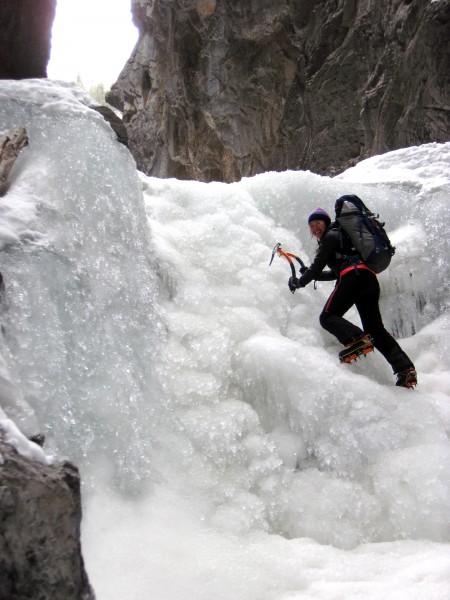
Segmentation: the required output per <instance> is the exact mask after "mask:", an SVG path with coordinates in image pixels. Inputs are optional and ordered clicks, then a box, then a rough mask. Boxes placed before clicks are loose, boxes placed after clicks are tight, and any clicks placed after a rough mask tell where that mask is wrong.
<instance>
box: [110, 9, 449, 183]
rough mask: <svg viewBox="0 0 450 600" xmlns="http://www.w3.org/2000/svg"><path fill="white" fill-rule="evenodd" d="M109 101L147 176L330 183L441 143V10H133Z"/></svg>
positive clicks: (445, 135) (445, 106)
mask: <svg viewBox="0 0 450 600" xmlns="http://www.w3.org/2000/svg"><path fill="white" fill-rule="evenodd" d="M132 8H133V18H134V22H135V24H136V25H137V27H138V28H139V31H140V38H139V41H138V44H137V46H136V48H135V49H134V51H133V54H132V56H131V57H130V59H129V60H128V62H127V64H126V65H125V67H124V69H123V71H122V73H121V75H120V77H119V79H118V81H117V82H116V83H115V84H114V86H113V87H112V89H111V91H110V93H109V94H108V95H107V101H108V102H109V103H110V104H111V105H112V106H114V107H115V108H118V109H120V110H121V111H122V112H123V114H124V123H125V125H126V127H127V131H128V139H129V147H130V150H131V152H132V153H133V155H134V157H135V159H136V162H137V165H138V168H139V169H140V170H142V171H143V172H144V173H146V174H148V175H154V176H158V177H177V178H179V179H197V180H202V181H211V180H221V181H228V182H229V181H235V180H238V179H240V178H241V177H242V176H251V175H255V174H257V173H261V172H264V171H269V170H286V169H310V170H313V171H315V172H318V173H323V174H334V173H337V172H339V171H342V170H344V169H345V168H347V167H349V166H351V165H353V164H355V163H356V162H358V161H359V160H361V159H363V158H366V157H368V156H372V155H374V154H378V153H381V152H385V151H388V150H393V149H396V148H400V147H406V146H410V145H415V144H421V143H426V142H432V141H437V142H443V141H447V140H448V139H449V137H450V126H449V108H450V106H449V101H448V98H449V73H450V64H449V63H450V58H449V57H450V52H449V40H450V28H449V21H450V19H449V17H450V3H449V2H448V1H447V0H441V1H438V2H430V0H414V1H411V0H380V2H373V1H372V0H359V1H356V0H339V1H338V2H336V1H335V0H280V1H279V2H273V0H252V2H241V1H238V0H224V1H221V2H218V1H216V0H158V1H155V0H132Z"/></svg>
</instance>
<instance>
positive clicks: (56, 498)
mask: <svg viewBox="0 0 450 600" xmlns="http://www.w3.org/2000/svg"><path fill="white" fill-rule="evenodd" d="M0 456H1V460H0V600H25V599H27V600H37V599H39V600H94V598H95V596H94V593H93V591H92V589H91V587H90V585H89V581H88V577H87V575H86V572H85V569H84V565H83V558H82V555H81V546H80V521H81V501H80V478H79V474H78V470H77V469H76V467H74V466H73V465H72V464H70V463H68V462H64V463H62V464H58V465H54V466H47V465H44V464H42V463H40V462H36V461H32V460H29V459H27V458H25V457H23V456H21V455H20V454H18V453H17V452H16V450H15V449H14V448H13V447H12V446H10V445H9V444H7V443H5V441H4V439H3V435H2V433H1V430H0Z"/></svg>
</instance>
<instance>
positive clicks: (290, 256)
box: [269, 244, 306, 294]
mask: <svg viewBox="0 0 450 600" xmlns="http://www.w3.org/2000/svg"><path fill="white" fill-rule="evenodd" d="M275 254H278V256H283V257H284V258H285V259H286V260H287V261H288V263H289V266H290V267H291V272H292V277H297V274H296V272H295V266H294V263H293V261H292V259H293V258H294V259H295V260H296V261H297V262H298V264H299V265H300V267H302V268H303V269H306V266H305V263H304V262H303V261H302V259H301V258H299V257H298V256H297V255H296V254H292V252H285V251H284V250H283V248H282V247H281V244H275V246H274V247H273V250H272V258H271V259H270V263H269V267H270V265H271V264H272V261H273V259H274V256H275ZM291 291H292V293H293V294H294V293H295V290H291Z"/></svg>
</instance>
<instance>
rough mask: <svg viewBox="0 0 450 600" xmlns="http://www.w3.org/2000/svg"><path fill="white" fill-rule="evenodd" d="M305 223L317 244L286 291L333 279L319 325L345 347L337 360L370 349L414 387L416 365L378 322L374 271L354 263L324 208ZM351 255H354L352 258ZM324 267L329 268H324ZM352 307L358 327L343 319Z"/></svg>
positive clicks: (347, 243)
mask: <svg viewBox="0 0 450 600" xmlns="http://www.w3.org/2000/svg"><path fill="white" fill-rule="evenodd" d="M308 225H309V229H310V232H311V235H313V236H314V237H316V238H317V241H318V244H319V247H318V250H317V253H316V257H315V259H314V261H313V263H312V264H311V266H310V267H309V268H306V267H302V268H301V269H300V272H301V277H300V278H296V277H291V278H290V279H289V289H290V290H291V291H294V290H295V289H298V288H302V287H305V286H306V285H308V283H310V282H311V281H313V280H316V281H332V280H335V279H337V282H336V285H335V287H334V290H333V292H332V293H331V295H330V297H329V298H328V300H327V302H326V304H325V306H324V308H323V310H322V313H321V315H320V324H321V325H322V327H323V328H324V329H326V330H327V331H328V332H329V333H331V334H332V335H334V336H335V337H336V338H337V339H338V340H339V341H340V342H341V344H343V345H344V346H345V348H344V350H342V351H341V352H339V359H340V361H341V362H343V363H350V362H352V361H353V360H356V359H357V358H358V357H360V356H362V355H365V354H368V353H369V352H372V351H373V349H374V347H375V348H376V349H377V350H378V351H379V352H380V353H381V354H382V355H383V356H384V358H385V359H386V360H387V361H388V363H389V364H390V365H391V366H392V369H393V371H394V374H396V375H397V381H396V385H398V386H402V387H406V388H414V386H416V385H417V373H416V370H415V367H414V365H413V363H412V362H411V360H410V358H409V357H408V356H407V355H406V354H405V352H404V351H403V350H402V349H401V348H400V345H399V344H398V343H397V341H396V340H395V339H394V338H393V337H392V335H391V334H390V333H389V332H388V331H386V329H385V327H384V325H383V321H382V318H381V314H380V309H379V306H378V302H379V298H380V286H379V284H378V279H377V277H376V274H375V273H374V272H373V271H372V270H371V269H369V267H368V266H367V265H366V264H364V262H363V261H362V260H361V259H358V260H357V263H355V260H354V255H355V249H354V248H353V247H352V245H351V242H350V240H349V238H347V237H346V236H345V235H344V236H343V235H342V234H341V233H340V232H339V228H338V226H335V225H334V224H332V223H331V218H330V216H329V215H328V213H327V212H326V211H325V210H323V209H322V208H317V209H316V210H314V211H313V212H312V213H311V214H310V215H309V217H308ZM350 256H352V258H353V260H352V261H351V262H350V261H349V258H348V257H350ZM325 266H328V269H329V270H325V271H324V268H325ZM353 305H355V306H356V309H357V311H358V313H359V316H360V318H361V323H362V327H363V329H360V328H359V327H357V326H356V325H354V324H353V323H351V322H350V321H347V320H346V319H344V317H343V316H344V315H345V313H346V312H347V311H348V310H349V309H350V308H351V307H352V306H353Z"/></svg>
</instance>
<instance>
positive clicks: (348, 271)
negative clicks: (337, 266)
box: [339, 264, 376, 277]
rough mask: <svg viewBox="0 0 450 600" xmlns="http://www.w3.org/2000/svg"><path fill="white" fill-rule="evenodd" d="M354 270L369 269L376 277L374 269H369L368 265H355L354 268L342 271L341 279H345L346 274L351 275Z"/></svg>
mask: <svg viewBox="0 0 450 600" xmlns="http://www.w3.org/2000/svg"><path fill="white" fill-rule="evenodd" d="M354 268H356V269H367V270H368V271H370V272H371V273H372V274H373V275H376V273H375V271H372V269H369V267H368V266H367V265H364V264H360V265H354V266H351V267H347V268H345V269H344V270H343V271H341V272H340V273H339V277H343V276H344V275H345V274H346V273H350V271H353V269H354Z"/></svg>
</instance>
